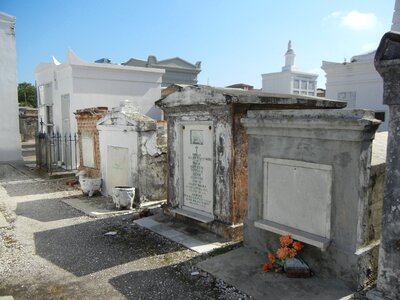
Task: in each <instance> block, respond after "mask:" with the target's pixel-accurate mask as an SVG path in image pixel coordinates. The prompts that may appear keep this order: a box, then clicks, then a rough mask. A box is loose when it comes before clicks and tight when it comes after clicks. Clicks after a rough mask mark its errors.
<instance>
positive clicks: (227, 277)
mask: <svg viewBox="0 0 400 300" xmlns="http://www.w3.org/2000/svg"><path fill="white" fill-rule="evenodd" d="M265 262H266V255H265V254H263V253H259V252H258V251H256V250H253V249H250V248H246V247H241V248H237V249H235V250H232V251H230V252H228V253H225V254H222V255H219V256H215V257H213V258H210V259H207V260H205V261H202V262H200V263H199V264H197V266H198V267H199V268H200V269H202V270H204V271H206V272H208V273H210V274H212V275H214V276H215V277H217V278H220V279H222V280H224V281H225V282H227V283H229V284H231V285H233V286H235V287H236V288H238V289H239V290H241V291H242V292H244V293H246V294H248V295H250V296H252V297H254V298H255V299H263V300H266V299H268V300H275V299H277V300H278V299H279V300H289V299H290V300H292V299H296V300H309V299H318V300H333V299H335V300H336V299H346V298H348V297H349V296H350V295H352V294H353V293H354V291H352V290H350V289H349V288H348V287H347V286H346V285H345V284H344V283H343V282H342V281H340V280H338V279H335V278H320V277H318V276H313V277H311V278H288V277H286V276H285V275H284V274H279V273H273V272H267V273H265V272H263V271H262V266H263V264H264V263H265Z"/></svg>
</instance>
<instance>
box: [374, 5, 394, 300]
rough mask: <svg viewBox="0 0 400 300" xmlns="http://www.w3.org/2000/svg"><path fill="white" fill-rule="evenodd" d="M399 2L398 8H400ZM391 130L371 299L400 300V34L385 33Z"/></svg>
mask: <svg viewBox="0 0 400 300" xmlns="http://www.w3.org/2000/svg"><path fill="white" fill-rule="evenodd" d="M398 6H399V5H398V1H396V7H398ZM375 68H376V70H377V71H378V72H379V74H380V75H381V76H382V78H383V88H384V89H383V103H384V104H386V105H388V106H389V128H388V146H387V164H386V179H385V193H384V199H383V210H382V235H381V244H380V248H379V267H378V269H379V271H378V282H377V289H376V290H375V291H373V292H372V293H370V294H369V297H370V298H371V299H399V298H400V32H395V31H391V32H388V33H386V34H385V35H384V36H383V37H382V40H381V42H380V44H379V47H378V50H377V51H376V55H375Z"/></svg>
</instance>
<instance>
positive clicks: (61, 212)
mask: <svg viewBox="0 0 400 300" xmlns="http://www.w3.org/2000/svg"><path fill="white" fill-rule="evenodd" d="M61 200H62V199H43V200H34V201H27V202H20V203H18V204H17V209H16V211H15V213H16V214H17V215H19V216H24V217H26V218H30V219H34V220H37V221H40V222H51V221H58V220H64V219H71V218H76V217H81V216H84V215H85V214H84V213H82V212H80V211H78V210H75V209H66V206H67V205H66V204H64V203H63V202H61Z"/></svg>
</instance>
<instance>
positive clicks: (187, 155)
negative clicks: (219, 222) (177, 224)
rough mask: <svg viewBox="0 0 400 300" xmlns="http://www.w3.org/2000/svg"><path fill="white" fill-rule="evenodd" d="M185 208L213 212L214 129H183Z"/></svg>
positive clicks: (196, 126)
mask: <svg viewBox="0 0 400 300" xmlns="http://www.w3.org/2000/svg"><path fill="white" fill-rule="evenodd" d="M182 130H183V134H182V138H183V140H182V143H183V147H182V148H183V151H182V155H183V205H184V207H186V208H189V209H194V210H196V211H198V212H201V213H204V214H212V209H213V182H214V173H213V142H212V127H210V125H208V124H207V125H205V124H196V125H192V124H191V125H185V126H184V127H183V129H182Z"/></svg>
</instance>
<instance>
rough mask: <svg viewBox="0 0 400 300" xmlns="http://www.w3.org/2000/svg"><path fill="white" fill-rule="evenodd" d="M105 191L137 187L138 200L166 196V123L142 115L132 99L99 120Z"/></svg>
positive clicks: (161, 198) (110, 191)
mask: <svg viewBox="0 0 400 300" xmlns="http://www.w3.org/2000/svg"><path fill="white" fill-rule="evenodd" d="M97 129H98V130H99V140H100V154H101V174H102V178H103V185H102V193H103V194H104V195H106V196H108V195H112V188H113V187H115V186H130V187H134V188H135V202H136V203H140V204H142V203H143V202H146V201H156V200H165V199H166V196H167V195H166V173H167V171H166V167H167V164H166V160H167V158H166V147H167V144H166V142H167V139H166V124H165V122H164V121H158V122H157V121H156V120H154V119H152V118H150V117H148V116H145V115H142V114H140V113H139V112H138V109H137V108H136V107H135V106H134V105H133V104H132V103H131V102H129V101H122V102H121V106H120V107H118V108H113V109H112V110H111V111H109V112H108V113H107V114H106V115H105V116H104V117H103V118H102V119H101V120H99V121H98V123H97Z"/></svg>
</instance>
